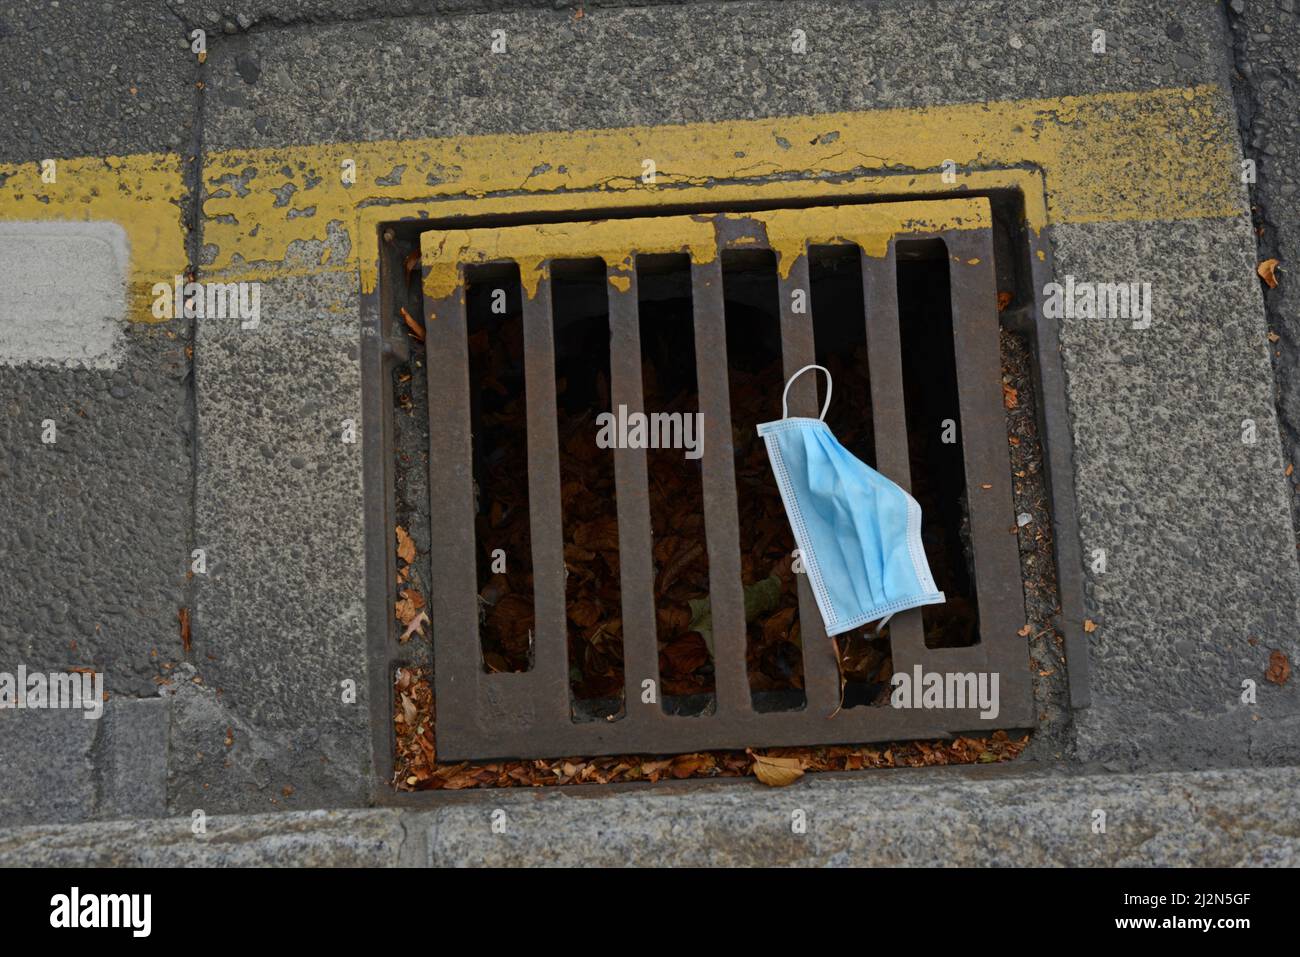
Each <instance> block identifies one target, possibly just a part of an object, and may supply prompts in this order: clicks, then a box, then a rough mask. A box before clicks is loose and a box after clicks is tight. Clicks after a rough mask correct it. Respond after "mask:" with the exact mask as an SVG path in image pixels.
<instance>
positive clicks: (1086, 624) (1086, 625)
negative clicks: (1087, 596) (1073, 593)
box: [1083, 618, 1097, 635]
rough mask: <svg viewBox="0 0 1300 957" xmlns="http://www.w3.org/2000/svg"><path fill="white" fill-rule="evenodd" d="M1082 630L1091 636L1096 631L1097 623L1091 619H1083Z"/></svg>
mask: <svg viewBox="0 0 1300 957" xmlns="http://www.w3.org/2000/svg"><path fill="white" fill-rule="evenodd" d="M1083 630H1084V631H1086V632H1087V633H1088V634H1090V635H1091V634H1092V633H1093V632H1094V631H1096V630H1097V623H1096V622H1095V621H1093V620H1092V619H1091V618H1085V619H1084V620H1083Z"/></svg>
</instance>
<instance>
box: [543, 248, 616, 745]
mask: <svg viewBox="0 0 1300 957" xmlns="http://www.w3.org/2000/svg"><path fill="white" fill-rule="evenodd" d="M551 272H552V277H553V279H552V297H553V298H552V309H553V319H552V323H553V328H554V330H555V391H556V408H557V412H558V431H559V448H560V500H561V516H562V524H563V536H564V571H565V582H564V590H565V616H566V619H567V622H568V652H569V654H568V678H569V690H570V693H571V696H572V714H573V717H574V719H575V720H580V721H581V720H597V719H612V718H616V717H618V716H620V715H622V714H623V713H624V709H625V701H624V668H623V608H622V586H621V580H620V575H621V571H622V569H621V565H620V561H619V530H618V500H617V497H616V495H615V489H614V484H615V476H614V454H613V451H612V450H610V449H607V448H600V447H599V446H598V445H597V444H596V442H595V441H594V438H595V435H596V432H597V424H596V417H597V416H598V415H600V414H601V413H602V412H605V411H608V410H609V408H610V354H609V298H608V295H607V293H606V282H605V264H604V263H603V262H601V261H599V260H583V261H562V262H556V263H555V264H554V265H553V266H552V270H551ZM520 480H521V481H524V482H526V481H527V476H526V475H523V474H521V475H520Z"/></svg>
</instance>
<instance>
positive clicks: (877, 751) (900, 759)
mask: <svg viewBox="0 0 1300 957" xmlns="http://www.w3.org/2000/svg"><path fill="white" fill-rule="evenodd" d="M393 701H394V703H393V727H394V731H395V732H396V734H395V737H396V742H397V745H396V755H395V762H394V773H393V787H395V788H396V789H397V790H399V791H427V790H460V789H463V788H506V787H552V786H555V785H566V784H613V783H618V782H626V781H648V782H652V783H653V782H655V781H661V780H664V779H666V778H679V779H682V778H698V777H745V776H748V775H753V776H754V777H757V778H758V779H759V780H760V781H763V783H765V784H769V785H774V786H775V785H778V784H786V783H791V782H792V781H793V780H794V779H795V778H798V777H800V776H802V775H803V773H804V772H807V771H861V770H864V769H866V768H894V767H913V768H915V767H926V766H932V765H945V764H992V763H996V762H1002V761H1011V760H1014V759H1015V758H1017V757H1019V755H1020V753H1021V752H1022V751H1023V750H1024V748H1025V745H1027V744H1028V743H1029V736H1028V735H1025V736H1024V737H1021V738H1016V739H1012V738H1011V737H1010V736H1009V735H1008V734H1007V733H1006V732H1005V731H995V732H993V733H992V734H991V735H990V736H989V737H987V738H973V737H961V738H955V739H954V740H952V741H907V742H897V743H889V744H877V745H833V746H829V747H816V748H767V749H764V750H762V751H754V750H750V751H712V752H700V753H694V754H679V755H676V756H659V755H610V756H607V757H597V758H583V757H567V758H555V759H551V760H529V761H489V762H485V763H483V764H475V763H473V762H469V761H462V762H460V763H457V764H441V765H440V764H438V761H437V751H436V750H435V747H434V741H435V734H434V723H435V707H434V699H433V689H432V685H431V675H430V672H429V669H427V668H414V667H411V668H399V669H398V671H397V675H396V677H395V680H394V685H393ZM760 765H761V767H760ZM796 768H798V771H797V772H796V773H794V777H791V778H790V781H785V780H784V778H786V777H790V775H791V773H792V772H795V769H796Z"/></svg>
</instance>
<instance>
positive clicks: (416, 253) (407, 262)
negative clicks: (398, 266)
mask: <svg viewBox="0 0 1300 957" xmlns="http://www.w3.org/2000/svg"><path fill="white" fill-rule="evenodd" d="M402 268H403V269H404V270H406V284H407V285H408V286H409V285H410V284H411V273H413V272H415V271H416V270H417V269H419V268H420V250H418V249H412V250H411V251H410V252H409V253H407V255H406V258H405V259H403V260H402Z"/></svg>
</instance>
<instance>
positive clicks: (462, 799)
mask: <svg viewBox="0 0 1300 957" xmlns="http://www.w3.org/2000/svg"><path fill="white" fill-rule="evenodd" d="M1297 786H1300V769H1294V768H1271V769H1263V770H1234V771H1200V772H1166V773H1157V774H1146V775H1127V774H1125V775H1082V776H1077V777H1062V776H1058V775H1046V774H1039V773H1034V772H1031V773H1028V774H1020V775H1017V776H1014V777H1007V776H1004V775H1003V774H1001V773H1000V772H999V771H998V770H997V769H981V768H971V769H929V770H919V771H897V772H892V773H891V772H885V773H882V774H879V775H853V776H839V777H830V776H827V777H817V778H805V779H804V780H803V781H801V782H800V783H799V784H797V785H795V786H794V787H791V788H786V789H781V790H766V789H761V788H760V786H759V785H757V784H754V783H751V782H735V781H728V782H708V783H703V784H700V785H691V786H688V785H663V786H660V787H659V788H656V789H655V790H649V789H646V788H634V789H624V790H618V791H604V790H602V791H600V792H596V791H594V790H588V789H575V790H566V791H564V792H560V791H558V790H548V791H519V792H510V793H507V792H478V793H475V794H462V795H447V800H446V803H443V805H442V806H441V807H434V808H430V809H427V810H423V809H421V810H412V809H397V808H375V809H364V810H348V811H306V812H290V813H284V814H263V815H232V816H217V817H211V818H209V819H208V820H207V822H206V834H205V835H204V836H196V835H194V834H193V833H192V831H191V822H190V820H189V819H188V818H186V819H180V820H177V819H172V820H166V821H119V822H112V823H107V824H77V825H67V826H58V825H52V826H41V827H26V828H13V829H8V830H3V831H0V865H2V866H7V867H17V866H77V865H98V866H135V865H143V866H195V865H197V866H250V865H277V866H306V867H317V866H421V865H434V866H483V865H486V866H574V865H605V866H620V865H629V864H630V865H648V866H679V867H680V866H692V865H704V866H717V865H723V866H750V865H776V866H785V865H794V866H808V865H833V866H891V865H922V866H949V865H973V866H984V865H992V866H1013V867H1024V866H1105V865H1119V866H1191V865H1194V866H1295V865H1297V864H1300V809H1297V808H1296V807H1295V804H1294V802H1293V801H1292V799H1291V795H1293V794H1294V793H1295V791H1296V789H1297ZM1103 814H1104V825H1105V828H1104V831H1101V830H1100V829H1099V826H1100V823H1101V822H1102V820H1103V817H1102V815H1103ZM796 820H802V821H804V822H805V823H806V828H805V829H804V830H803V832H802V833H800V832H798V829H797V828H796V827H794V826H792V825H793V823H794V822H795V821H796Z"/></svg>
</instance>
